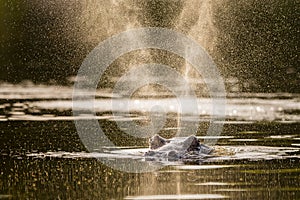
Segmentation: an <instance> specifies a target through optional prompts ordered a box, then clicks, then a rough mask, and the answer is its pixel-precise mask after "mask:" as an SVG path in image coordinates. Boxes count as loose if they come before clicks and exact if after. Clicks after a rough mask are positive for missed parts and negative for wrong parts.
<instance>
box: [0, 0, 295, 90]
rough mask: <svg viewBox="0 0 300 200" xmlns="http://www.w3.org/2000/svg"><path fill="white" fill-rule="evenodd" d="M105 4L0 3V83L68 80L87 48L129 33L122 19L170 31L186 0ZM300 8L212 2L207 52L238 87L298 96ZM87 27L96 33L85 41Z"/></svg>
mask: <svg viewBox="0 0 300 200" xmlns="http://www.w3.org/2000/svg"><path fill="white" fill-rule="evenodd" d="M108 2H110V1H103V2H102V3H98V5H97V6H98V7H100V8H101V10H100V11H99V10H98V11H97V10H93V9H91V8H93V7H95V9H96V7H97V6H94V5H89V6H88V7H85V5H84V4H83V3H82V2H81V1H71V2H63V3H62V2H60V1H51V2H48V1H37V0H33V1H26V0H20V1H18V0H0V80H2V81H8V82H12V83H20V82H22V81H24V80H30V81H32V82H34V83H45V84H70V82H69V81H68V77H70V76H74V75H76V73H77V70H78V69H79V67H80V64H81V63H82V61H83V59H84V58H85V56H86V55H87V54H88V52H89V51H91V50H92V49H93V48H94V47H95V46H96V45H98V43H99V42H100V41H102V40H104V39H105V38H107V37H108V36H111V35H112V34H115V33H119V32H121V31H124V30H126V26H125V23H126V20H123V19H128V20H127V22H128V21H130V20H132V16H136V17H137V19H138V20H137V21H138V23H137V24H135V25H133V27H142V26H160V27H168V28H173V27H174V26H176V16H178V14H179V13H180V12H181V10H182V8H183V6H184V3H183V1H164V0H155V1H141V0H140V1H137V2H133V1H123V3H121V4H119V5H118V6H115V5H114V4H112V3H108ZM121 2H122V1H121ZM116 7H117V8H116ZM299 7H300V6H299V1H297V0H280V1H278V0H268V1H259V0H242V1H241V0H224V1H223V3H222V4H218V5H213V16H214V25H215V26H216V28H217V30H218V32H217V36H216V37H217V40H216V41H217V44H216V48H215V50H214V52H213V53H212V54H211V55H212V57H213V59H214V61H215V62H216V64H217V66H218V67H219V69H220V71H221V73H222V75H223V76H224V77H225V79H228V78H230V77H236V78H237V79H238V80H239V85H240V87H239V88H240V91H250V92H293V93H299V84H300V81H299V79H300V70H299V68H300V67H299V54H298V52H299V39H300V38H299V35H300V33H299V27H300V24H299V21H300V19H299V18H300V17H299V10H300V9H299ZM89 9H90V10H89ZM89 12H90V13H91V14H90V15H89V17H86V18H84V17H82V16H83V15H85V16H87V14H86V13H89ZM93 20H94V21H93ZM105 20H107V22H105ZM200 20H201V19H200ZM88 23H89V24H91V25H89V26H88V25H86V24H88ZM99 30H100V31H99ZM92 32H96V33H97V34H98V36H97V37H95V39H94V40H86V39H85V38H86V35H87V34H89V33H92ZM97 34H96V35H97Z"/></svg>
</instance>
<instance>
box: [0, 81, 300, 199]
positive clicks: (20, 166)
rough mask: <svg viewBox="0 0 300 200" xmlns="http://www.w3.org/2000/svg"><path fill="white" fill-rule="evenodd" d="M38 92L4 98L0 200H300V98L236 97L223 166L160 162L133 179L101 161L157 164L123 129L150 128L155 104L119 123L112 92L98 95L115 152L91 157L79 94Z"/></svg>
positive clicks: (7, 90)
mask: <svg viewBox="0 0 300 200" xmlns="http://www.w3.org/2000/svg"><path fill="white" fill-rule="evenodd" d="M14 87H15V89H14ZM33 88H34V87H33V86H30V87H29V86H27V87H25V86H20V85H16V86H11V85H6V86H5V85H4V86H3V87H1V90H0V97H1V100H0V113H1V116H2V117H1V118H0V133H1V136H0V137H1V143H0V149H1V155H0V157H1V163H0V169H1V170H0V194H1V196H0V197H1V198H8V199H9V198H12V199H44V198H46V199H47V198H48V197H50V198H51V199H53V198H54V199H70V198H72V199H99V198H100V199H126V198H127V199H155V198H156V199H203V198H204V199H214V198H217V199H222V198H231V199H262V198H266V199H276V198H280V199H282V198H283V199H297V198H298V197H299V196H300V184H299V183H300V179H299V177H300V176H299V173H300V171H299V162H300V149H299V141H300V140H299V138H300V135H299V133H300V126H299V114H298V112H299V96H297V95H290V94H269V95H270V97H268V98H266V96H265V95H262V94H245V93H244V94H240V96H239V95H237V94H235V95H234V94H229V100H228V103H229V106H228V107H227V111H226V115H227V117H228V121H226V122H225V125H224V129H223V132H222V135H221V136H218V137H217V139H218V143H217V145H216V146H215V149H216V154H215V155H214V156H212V157H207V158H206V159H204V160H203V161H202V162H200V163H198V164H197V165H195V163H193V164H192V163H182V162H180V161H179V162H170V161H166V160H161V161H159V162H157V161H156V162H155V164H158V166H159V169H158V170H157V171H155V172H148V173H126V172H124V171H122V170H121V171H120V170H116V169H112V168H111V167H108V166H107V165H105V164H103V163H102V162H99V160H98V159H99V158H105V159H107V160H110V161H112V162H114V161H118V162H119V161H120V160H122V161H124V162H126V161H128V160H130V159H131V160H132V159H134V160H136V161H137V162H140V163H143V162H149V161H145V160H144V157H143V156H142V153H143V152H144V151H146V150H147V149H146V147H147V145H148V144H147V140H146V139H142V138H134V137H130V136H128V135H126V134H124V133H123V132H122V131H121V130H120V129H119V128H118V126H117V125H116V120H123V121H125V122H126V120H135V121H136V122H143V123H144V122H145V121H147V114H145V113H144V112H138V111H139V109H142V108H144V107H145V108H147V106H148V104H151V102H152V101H153V100H154V98H153V97H151V98H140V99H133V100H132V104H133V105H134V106H133V107H132V108H134V109H135V110H134V112H132V113H130V114H127V115H120V116H116V117H114V116H113V115H112V113H111V112H109V109H111V107H110V104H109V102H110V100H109V99H107V97H108V95H106V92H105V90H103V91H101V92H99V95H98V96H97V100H96V105H97V109H98V110H97V116H96V117H97V120H98V121H99V124H100V125H101V127H102V128H103V131H104V132H105V134H106V135H107V136H108V137H109V138H110V139H111V140H112V141H113V142H114V144H115V145H116V147H115V148H113V149H107V150H106V152H100V151H99V152H97V151H96V150H95V152H90V153H89V152H86V150H85V147H84V145H83V144H82V143H81V141H80V139H79V137H78V135H77V132H76V128H75V125H74V123H73V120H74V117H73V116H72V113H71V110H70V109H71V106H72V104H71V97H70V95H71V94H72V93H71V91H72V90H71V88H68V87H63V88H61V90H59V89H58V88H57V87H56V86H55V87H54V86H37V87H36V88H35V89H33ZM11 91H15V92H11ZM59 91H61V92H59ZM49 93H53V94H55V97H53V96H51V95H49ZM107 93H108V92H107ZM101 94H102V96H101ZM114 98H116V97H114ZM116 99H118V98H116ZM119 100H120V99H119ZM136 100H138V101H136ZM156 100H157V101H160V102H161V103H162V104H166V105H168V106H169V103H170V102H171V103H172V101H173V100H172V98H170V97H160V98H157V99H156ZM198 101H199V103H200V106H201V107H200V108H199V109H200V110H206V112H207V114H202V115H201V121H200V126H199V130H198V133H197V136H198V137H199V138H200V140H202V139H204V138H205V133H206V130H207V128H208V126H209V119H210V116H209V114H210V111H209V109H208V108H207V106H206V105H208V104H209V100H208V99H207V98H206V97H200V98H199V99H198ZM137 102H138V103H137ZM136 105H139V106H141V107H139V106H136ZM249 105H251V106H253V107H254V108H256V107H259V108H260V109H259V112H258V111H257V112H255V113H252V112H251V109H249ZM251 106H250V107H251ZM174 107H176V105H174ZM271 108H272V109H271ZM261 110H265V112H260V111H261ZM261 115H265V116H264V117H263V120H262V118H261V117H262V116H261ZM79 117H80V119H90V117H91V116H89V115H87V116H79ZM177 117H178V116H177V115H176V114H174V113H172V112H171V113H170V114H169V115H168V117H167V120H168V121H167V125H166V126H165V127H164V128H163V129H162V130H161V132H160V134H162V135H164V136H165V137H172V136H174V135H175V134H176V131H177V130H178V129H180V128H183V127H180V126H178V124H177V120H176V119H177ZM250 117H252V118H250ZM190 120H193V117H190ZM150 163H151V162H150ZM141 166H142V165H141Z"/></svg>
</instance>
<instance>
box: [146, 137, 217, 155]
mask: <svg viewBox="0 0 300 200" xmlns="http://www.w3.org/2000/svg"><path fill="white" fill-rule="evenodd" d="M212 152H213V148H211V147H208V146H206V145H203V144H200V141H199V140H198V138H197V137H196V136H194V135H191V136H189V137H186V138H175V139H166V138H163V137H161V136H159V135H157V134H156V135H154V136H153V137H152V138H150V139H149V150H148V151H147V152H146V153H145V154H144V155H145V156H146V157H152V158H167V159H168V160H193V159H196V160H198V159H202V158H204V157H206V156H207V155H209V154H211V153H212Z"/></svg>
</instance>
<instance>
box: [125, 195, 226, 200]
mask: <svg viewBox="0 0 300 200" xmlns="http://www.w3.org/2000/svg"><path fill="white" fill-rule="evenodd" d="M225 198H229V197H228V196H224V195H221V194H177V195H147V196H127V197H125V199H140V200H161V199H166V200H172V199H225Z"/></svg>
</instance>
